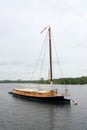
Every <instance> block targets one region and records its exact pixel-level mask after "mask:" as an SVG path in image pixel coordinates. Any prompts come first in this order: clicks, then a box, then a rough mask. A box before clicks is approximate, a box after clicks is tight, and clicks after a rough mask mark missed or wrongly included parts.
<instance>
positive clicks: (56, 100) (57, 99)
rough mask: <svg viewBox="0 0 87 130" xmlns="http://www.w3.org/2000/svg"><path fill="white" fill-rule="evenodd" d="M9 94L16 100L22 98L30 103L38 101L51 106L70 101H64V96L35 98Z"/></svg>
mask: <svg viewBox="0 0 87 130" xmlns="http://www.w3.org/2000/svg"><path fill="white" fill-rule="evenodd" d="M9 94H11V95H13V96H15V97H18V98H24V99H28V100H32V101H39V102H46V103H53V104H70V99H65V98H64V96H49V97H35V96H25V95H20V94H16V93H13V92H9Z"/></svg>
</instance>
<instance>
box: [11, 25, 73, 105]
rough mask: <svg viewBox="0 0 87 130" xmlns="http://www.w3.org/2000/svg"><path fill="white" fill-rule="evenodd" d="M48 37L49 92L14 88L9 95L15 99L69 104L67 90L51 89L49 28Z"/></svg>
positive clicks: (49, 29)
mask: <svg viewBox="0 0 87 130" xmlns="http://www.w3.org/2000/svg"><path fill="white" fill-rule="evenodd" d="M48 36H49V61H50V88H51V89H50V90H39V89H29V88H14V89H13V90H12V92H10V94H12V95H13V96H16V97H21V98H27V99H29V100H34V101H42V102H48V103H56V104H59V103H62V104H65V103H66V104H70V99H69V98H66V97H67V96H68V92H67V89H65V91H64V92H59V91H58V90H57V89H53V77H52V76H53V75H52V49H51V48H52V45H51V28H50V27H48Z"/></svg>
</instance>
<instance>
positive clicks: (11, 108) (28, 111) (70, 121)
mask: <svg viewBox="0 0 87 130" xmlns="http://www.w3.org/2000/svg"><path fill="white" fill-rule="evenodd" d="M60 86H61V88H62V87H63V86H62V85H60ZM14 87H16V84H0V130H87V85H68V86H67V87H68V89H69V91H70V93H71V95H72V98H73V99H74V100H76V101H77V102H78V105H73V104H72V103H71V105H51V104H42V103H35V102H32V101H28V100H23V99H19V98H15V97H12V96H11V95H9V94H8V92H9V91H11V90H12V88H14ZM56 87H59V85H58V86H57V85H56Z"/></svg>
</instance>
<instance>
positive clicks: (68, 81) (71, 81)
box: [0, 76, 87, 84]
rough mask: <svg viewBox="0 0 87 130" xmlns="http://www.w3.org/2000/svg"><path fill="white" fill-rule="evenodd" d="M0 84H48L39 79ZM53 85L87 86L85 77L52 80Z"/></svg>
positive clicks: (10, 81) (46, 81)
mask: <svg viewBox="0 0 87 130" xmlns="http://www.w3.org/2000/svg"><path fill="white" fill-rule="evenodd" d="M0 83H40V84H49V81H48V80H44V78H41V79H40V80H32V81H30V80H0ZM53 83H54V84H87V77H86V76H82V77H77V78H59V79H53Z"/></svg>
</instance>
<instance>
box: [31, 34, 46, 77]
mask: <svg viewBox="0 0 87 130" xmlns="http://www.w3.org/2000/svg"><path fill="white" fill-rule="evenodd" d="M46 39H47V35H46V36H45V39H44V42H43V44H42V47H41V50H40V54H39V56H38V58H37V60H36V64H35V68H34V70H33V72H32V76H31V79H30V80H32V79H33V77H34V74H35V72H36V69H37V66H38V64H39V60H40V57H41V55H42V52H43V51H42V50H43V47H44V43H45V41H46Z"/></svg>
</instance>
